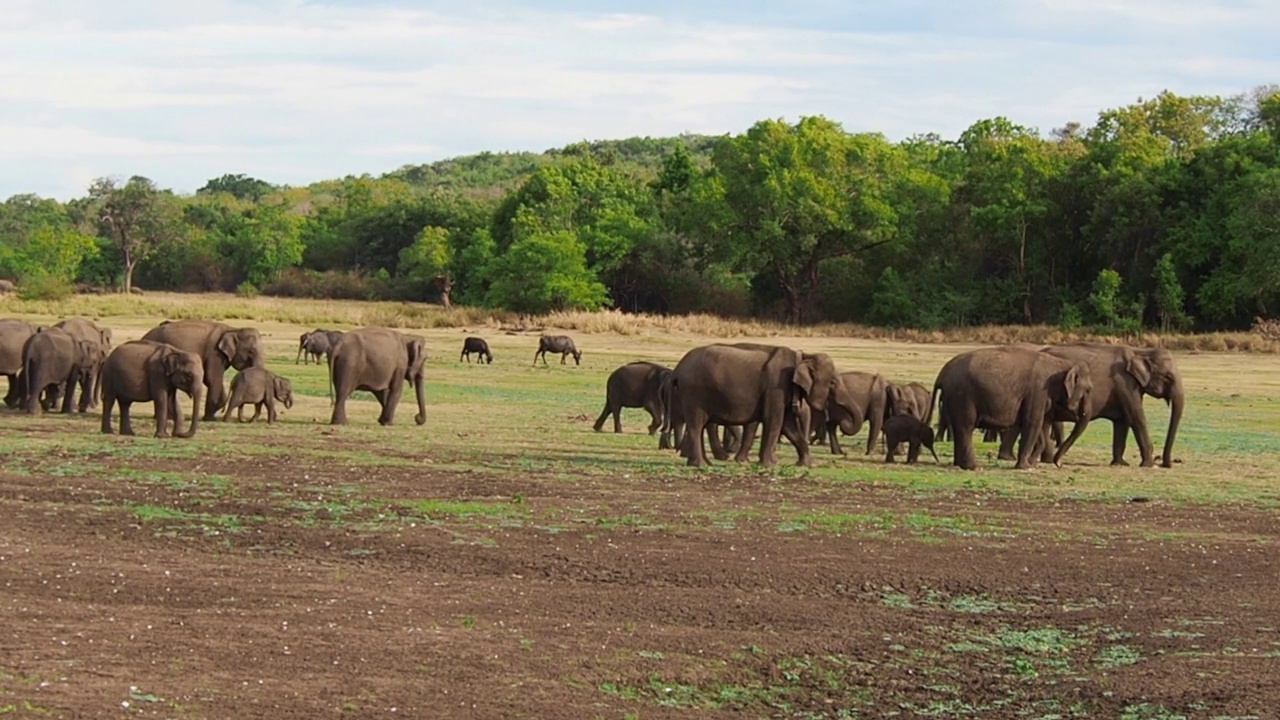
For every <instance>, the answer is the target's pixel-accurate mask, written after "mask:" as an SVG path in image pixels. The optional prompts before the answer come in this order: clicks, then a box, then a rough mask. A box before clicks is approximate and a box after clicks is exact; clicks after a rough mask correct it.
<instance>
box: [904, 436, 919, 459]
mask: <svg viewBox="0 0 1280 720" xmlns="http://www.w3.org/2000/svg"><path fill="white" fill-rule="evenodd" d="M919 459H920V441H919V440H918V439H916V438H911V440H909V441H908V442H907V464H908V465H915V464H916V461H917V460H919Z"/></svg>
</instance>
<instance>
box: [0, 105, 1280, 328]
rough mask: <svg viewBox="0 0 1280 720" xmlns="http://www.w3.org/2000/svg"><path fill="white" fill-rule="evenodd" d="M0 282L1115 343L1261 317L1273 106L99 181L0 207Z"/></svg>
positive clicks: (1275, 164)
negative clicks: (940, 132) (387, 166)
mask: <svg viewBox="0 0 1280 720" xmlns="http://www.w3.org/2000/svg"><path fill="white" fill-rule="evenodd" d="M0 277H4V278H9V279H13V280H16V281H17V283H18V285H19V287H20V289H21V292H23V293H26V294H28V295H31V296H40V295H57V294H63V293H67V292H70V291H71V289H72V288H73V287H75V286H76V285H86V286H96V287H105V288H114V289H123V290H126V291H127V290H128V289H129V287H130V286H132V285H133V284H135V283H136V284H137V285H140V286H141V287H144V288H155V289H176V290H193V291H203V290H237V291H238V292H241V293H244V294H253V293H258V292H262V293H269V294H279V295H305V296H317V297H334V298H384V299H405V300H420V301H431V302H442V303H444V304H449V303H451V302H453V303H462V304H467V305H487V306H493V307H501V308H505V309H508V310H514V311H518V312H533V313H541V312H546V311H549V310H557V309H574V308H585V309H593V308H598V307H604V306H613V307H617V308H620V309H623V310H626V311H649V312H658V313H686V312H711V313H718V314H722V315H727V316H756V317H762V318H778V319H784V320H787V321H790V322H814V321H855V322H860V323H865V324H872V325H881V326H892V327H917V328H942V327H956V326H966V325H978V324H1009V323H1054V324H1058V325H1061V326H1063V327H1066V328H1069V329H1070V328H1074V327H1079V326H1082V325H1090V326H1097V327H1101V328H1106V329H1108V330H1110V331H1114V332H1132V331H1136V330H1137V329H1139V328H1141V327H1150V328H1160V329H1164V330H1188V329H1206V330H1207V329H1228V328H1240V327H1247V326H1249V324H1250V323H1251V321H1252V319H1253V318H1254V316H1256V315H1263V316H1268V315H1273V314H1275V313H1276V312H1277V309H1278V308H1280V88H1277V86H1268V87H1264V88H1258V89H1256V90H1254V91H1253V92H1251V93H1247V94H1243V95H1240V96H1235V97H1228V98H1223V97H1181V96H1178V95H1174V94H1172V93H1168V92H1166V93H1163V94H1161V95H1159V96H1158V97H1156V98H1153V99H1150V100H1140V101H1139V102H1137V103H1135V104H1133V105H1129V106H1127V107H1122V108H1118V109H1113V110H1106V111H1104V112H1102V113H1100V114H1099V116H1098V118H1097V120H1096V122H1095V123H1094V124H1093V125H1091V126H1087V127H1086V126H1083V125H1080V124H1078V123H1068V124H1067V125H1065V126H1064V127H1062V128H1057V129H1054V130H1053V131H1052V132H1050V133H1049V134H1048V135H1047V136H1044V135H1041V134H1040V133H1039V132H1037V131H1036V130H1035V129H1032V128H1026V127H1022V126H1019V125H1016V124H1014V123H1013V122H1011V121H1009V120H1007V119H1005V118H1000V117H998V118H994V119H989V120H981V121H978V122H976V123H974V124H973V125H972V126H971V127H970V128H969V129H967V130H966V131H965V132H963V133H962V134H961V135H960V137H959V138H957V139H954V140H950V139H944V138H941V137H938V136H936V135H925V136H916V137H912V138H909V139H907V140H904V141H902V142H898V143H892V142H889V141H888V140H887V139H886V138H885V137H883V136H882V135H879V134H875V133H848V132H846V131H844V130H843V129H842V128H841V127H840V126H839V125H837V124H836V123H834V122H832V121H830V120H827V119H825V118H822V117H807V118H803V119H801V120H800V121H799V122H797V123H795V124H791V123H786V122H783V121H780V120H763V121H761V122H759V123H757V124H755V125H754V126H752V127H751V128H750V129H748V130H747V131H746V132H744V133H741V134H738V135H731V136H723V137H706V136H696V135H686V136H681V137H675V138H656V139H655V138H631V139H628V140H620V141H600V142H584V143H577V144H574V145H570V146H568V147H565V148H562V149H559V150H551V151H547V152H544V153H541V154H535V153H481V154H479V155H472V156H468V157H459V158H453V159H449V160H443V161H440V162H436V163H431V164H427V165H418V166H406V167H403V168H401V169H399V170H396V171H395V172H391V173H388V174H386V175H384V176H382V177H376V178H375V177H371V176H368V175H365V176H361V177H346V178H343V179H340V180H327V181H322V182H317V183H314V184H312V185H309V186H306V187H280V186H275V185H271V184H270V183H268V182H265V181H263V180H259V179H256V178H251V177H246V176H244V175H224V176H222V177H219V178H216V179H213V180H210V181H209V182H208V183H207V184H206V185H205V186H204V187H202V188H201V189H200V190H199V191H197V192H196V193H195V194H194V195H192V196H179V195H175V194H174V193H172V192H170V191H168V190H165V189H163V188H158V187H156V186H155V184H154V183H152V182H151V181H150V180H148V179H146V178H142V177H134V178H131V179H129V180H127V181H120V180H113V179H108V178H103V179H99V180H97V181H95V182H94V183H93V184H92V185H91V186H90V187H89V188H88V192H87V193H86V195H85V196H84V197H81V198H76V199H74V200H71V201H69V202H67V203H59V202H56V201H54V200H48V199H42V198H38V197H35V196H31V195H18V196H14V197H12V198H10V199H9V200H7V201H6V202H4V203H3V205H0Z"/></svg>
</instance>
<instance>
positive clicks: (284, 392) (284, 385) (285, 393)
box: [227, 375, 293, 412]
mask: <svg viewBox="0 0 1280 720" xmlns="http://www.w3.org/2000/svg"><path fill="white" fill-rule="evenodd" d="M271 393H272V395H274V396H275V398H276V400H279V401H280V402H282V403H284V406H285V409H290V408H292V407H293V383H291V382H289V380H288V379H287V378H282V377H280V376H279V375H276V376H275V377H274V378H272V380H271ZM227 412H230V410H228V411H227Z"/></svg>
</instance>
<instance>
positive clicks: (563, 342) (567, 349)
mask: <svg viewBox="0 0 1280 720" xmlns="http://www.w3.org/2000/svg"><path fill="white" fill-rule="evenodd" d="M549 352H553V353H560V364H561V365H564V364H565V362H564V361H565V358H566V357H567V356H569V355H572V356H573V364H574V365H581V364H582V351H581V350H579V349H578V348H577V347H575V346H574V344H573V338H571V337H569V336H568V335H543V336H542V337H540V338H538V351H537V352H535V353H534V354H533V364H534V365H537V364H538V357H539V356H541V357H542V364H543V365H546V364H547V353H549Z"/></svg>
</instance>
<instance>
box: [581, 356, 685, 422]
mask: <svg viewBox="0 0 1280 720" xmlns="http://www.w3.org/2000/svg"><path fill="white" fill-rule="evenodd" d="M670 374H671V368H669V367H666V366H664V365H659V364H658V363H652V362H643V361H641V362H633V363H628V364H626V365H623V366H622V367H620V368H618V369H617V370H614V371H613V372H611V373H609V379H608V381H607V382H605V399H604V410H602V411H601V412H600V417H598V418H596V424H595V430H596V432H600V430H601V429H602V428H603V427H604V421H605V419H606V418H608V417H609V416H610V415H612V416H613V431H614V432H615V433H620V432H622V408H624V407H631V408H638V407H642V408H644V409H645V410H647V411H648V412H649V417H650V419H651V422H650V423H649V434H650V435H652V434H654V433H655V432H657V430H658V428H660V427H662V416H663V413H664V412H665V411H664V409H663V404H662V381H663V380H665V379H666V377H667V376H668V375H670Z"/></svg>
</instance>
